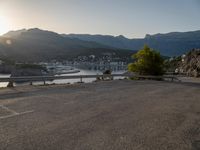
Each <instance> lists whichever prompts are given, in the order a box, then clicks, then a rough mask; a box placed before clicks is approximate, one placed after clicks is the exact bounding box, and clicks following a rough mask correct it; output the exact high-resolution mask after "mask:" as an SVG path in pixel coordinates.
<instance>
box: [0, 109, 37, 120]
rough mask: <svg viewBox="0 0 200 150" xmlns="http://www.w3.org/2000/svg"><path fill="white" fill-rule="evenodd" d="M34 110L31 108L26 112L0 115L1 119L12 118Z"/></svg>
mask: <svg viewBox="0 0 200 150" xmlns="http://www.w3.org/2000/svg"><path fill="white" fill-rule="evenodd" d="M33 112H34V111H33V110H30V111H25V112H21V113H17V114H11V115H6V116H2V117H0V120H1V119H7V118H11V117H16V116H20V115H25V114H29V113H33Z"/></svg>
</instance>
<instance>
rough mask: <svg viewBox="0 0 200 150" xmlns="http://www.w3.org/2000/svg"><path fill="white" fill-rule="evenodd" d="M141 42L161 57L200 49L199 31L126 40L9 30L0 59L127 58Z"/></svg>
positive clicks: (1, 44) (0, 42)
mask: <svg viewBox="0 0 200 150" xmlns="http://www.w3.org/2000/svg"><path fill="white" fill-rule="evenodd" d="M145 44H147V45H148V46H149V47H151V48H153V49H156V50H158V51H159V52H160V53H161V55H163V56H179V55H182V54H184V53H186V52H188V50H190V49H193V48H200V31H193V32H172V33H167V34H155V35H146V37H145V38H141V39H128V38H126V37H124V36H122V35H120V36H116V37H114V36H110V35H89V34H62V35H61V34H58V33H55V32H51V31H45V30H41V29H37V28H34V29H28V30H26V29H22V30H18V31H10V32H8V33H7V34H5V35H3V36H1V37H0V59H2V58H4V59H5V58H6V59H11V60H17V61H49V60H52V59H56V60H66V59H67V60H72V59H74V58H76V57H78V56H89V55H95V56H97V57H103V56H104V54H105V53H107V54H108V53H109V54H111V55H112V56H114V57H115V58H122V59H123V58H130V56H131V55H132V54H133V53H135V52H136V51H138V50H140V49H141V48H142V47H143V46H144V45H145Z"/></svg>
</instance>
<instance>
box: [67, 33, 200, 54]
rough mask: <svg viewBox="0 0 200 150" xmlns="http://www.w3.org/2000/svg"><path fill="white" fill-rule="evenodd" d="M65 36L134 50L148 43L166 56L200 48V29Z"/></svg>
mask: <svg viewBox="0 0 200 150" xmlns="http://www.w3.org/2000/svg"><path fill="white" fill-rule="evenodd" d="M63 36H64V37H68V38H72V39H80V40H84V41H93V42H97V43H100V44H104V45H107V46H112V47H116V48H123V49H132V50H139V49H141V48H142V47H143V46H144V45H145V44H147V45H149V46H150V47H151V48H153V49H156V50H158V51H159V52H160V53H161V54H162V55H165V56H179V55H182V54H183V53H186V52H188V50H190V49H193V48H200V31H192V32H171V33H167V34H155V35H148V34H147V35H146V36H145V38H141V39H128V38H126V37H124V36H122V35H120V36H116V37H115V36H110V35H89V34H63Z"/></svg>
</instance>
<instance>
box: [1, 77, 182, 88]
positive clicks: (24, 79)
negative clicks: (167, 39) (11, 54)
mask: <svg viewBox="0 0 200 150" xmlns="http://www.w3.org/2000/svg"><path fill="white" fill-rule="evenodd" d="M114 77H129V78H138V79H154V80H155V79H156V80H160V79H168V80H171V81H174V80H177V81H179V79H177V78H176V77H175V76H142V75H127V74H111V75H105V74H104V75H73V76H28V77H3V78H0V82H9V84H8V86H9V87H12V86H13V83H14V82H30V85H32V83H33V82H36V81H43V82H44V84H46V81H52V80H61V79H80V82H83V79H84V78H98V79H105V78H110V79H114Z"/></svg>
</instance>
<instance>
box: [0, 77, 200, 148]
mask: <svg viewBox="0 0 200 150" xmlns="http://www.w3.org/2000/svg"><path fill="white" fill-rule="evenodd" d="M199 149H200V84H195V83H191V84H190V83H175V82H174V83H172V82H162V81H130V80H117V81H104V82H98V83H88V84H76V85H54V86H24V87H17V88H13V89H12V88H11V89H8V88H7V89H0V150H199Z"/></svg>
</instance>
